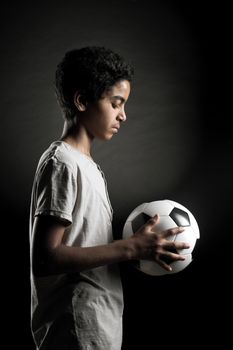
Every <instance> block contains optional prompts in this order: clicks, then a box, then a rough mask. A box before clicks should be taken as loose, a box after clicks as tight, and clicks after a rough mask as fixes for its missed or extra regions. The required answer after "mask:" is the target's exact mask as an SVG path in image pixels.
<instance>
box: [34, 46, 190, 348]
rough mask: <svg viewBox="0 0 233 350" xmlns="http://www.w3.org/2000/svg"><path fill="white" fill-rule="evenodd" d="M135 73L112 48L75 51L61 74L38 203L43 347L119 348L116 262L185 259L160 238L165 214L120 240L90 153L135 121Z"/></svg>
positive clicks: (37, 280) (37, 296)
mask: <svg viewBox="0 0 233 350" xmlns="http://www.w3.org/2000/svg"><path fill="white" fill-rule="evenodd" d="M132 75H133V69H132V67H131V66H130V65H129V64H128V63H126V61H125V60H124V59H123V58H122V57H121V56H119V55H118V54H116V53H114V52H113V51H111V50H109V49H105V48H104V47H85V48H81V49H77V50H72V51H69V52H67V53H66V55H65V57H64V58H63V60H62V62H61V63H60V64H59V65H58V67H57V71H56V93H57V98H58V102H59V104H60V106H61V109H62V111H63V115H64V120H65V121H64V130H63V133H62V136H61V138H60V140H57V141H55V142H53V143H52V144H51V145H50V146H49V148H48V149H47V150H46V151H45V152H44V153H43V155H42V157H41V159H40V161H39V164H38V167H37V170H36V174H35V179H34V183H33V189H32V199H31V216H30V246H31V290H32V309H31V310H32V333H33V337H34V341H35V344H36V346H37V349H40V350H55V349H56V350H69V349H70V350H78V349H80V350H84V349H85V350H86V349H90V350H94V349H95V350H120V349H121V343H122V311H123V295H122V286H121V280H120V275H119V271H118V267H117V263H118V262H120V261H126V260H131V259H134V260H135V259H142V258H143V259H150V260H155V261H157V262H158V263H159V264H160V265H161V266H163V267H164V268H165V269H170V267H169V265H167V264H166V263H165V261H163V258H165V257H169V258H170V259H171V260H182V259H183V258H182V257H181V256H180V255H179V254H175V253H172V252H171V251H169V250H171V249H174V248H175V249H181V248H185V247H186V245H185V244H184V243H174V242H170V241H168V240H167V239H166V237H168V236H169V235H172V234H176V233H178V232H181V231H182V229H180V228H176V229H172V230H168V231H166V232H165V231H164V232H158V231H156V223H157V222H158V220H159V218H158V216H155V217H154V218H152V219H151V220H149V221H148V222H147V223H146V224H145V225H144V226H143V227H142V228H141V229H140V230H139V231H138V232H137V233H136V234H135V235H134V236H133V237H132V238H130V239H127V240H118V241H114V240H113V237H112V208H111V204H110V200H109V197H108V193H107V187H106V181H105V178H104V174H103V172H102V171H101V169H100V167H99V165H97V164H96V163H95V162H94V160H93V159H92V156H91V147H92V143H93V140H94V139H95V138H98V139H101V140H110V139H111V138H112V137H113V135H116V134H117V133H118V132H119V129H120V127H121V126H122V123H123V122H124V121H125V120H126V114H125V104H126V101H127V100H128V97H129V94H130V87H131V80H132Z"/></svg>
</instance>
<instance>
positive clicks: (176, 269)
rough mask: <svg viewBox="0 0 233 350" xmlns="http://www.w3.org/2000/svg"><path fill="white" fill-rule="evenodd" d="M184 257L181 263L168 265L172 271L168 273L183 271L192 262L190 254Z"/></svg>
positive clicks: (176, 262)
mask: <svg viewBox="0 0 233 350" xmlns="http://www.w3.org/2000/svg"><path fill="white" fill-rule="evenodd" d="M183 256H184V257H185V260H183V261H181V260H179V261H175V262H173V263H171V264H170V266H171V268H172V271H171V272H169V273H177V272H180V271H182V270H184V269H185V268H186V267H187V266H188V265H189V264H190V263H191V261H192V254H186V255H183Z"/></svg>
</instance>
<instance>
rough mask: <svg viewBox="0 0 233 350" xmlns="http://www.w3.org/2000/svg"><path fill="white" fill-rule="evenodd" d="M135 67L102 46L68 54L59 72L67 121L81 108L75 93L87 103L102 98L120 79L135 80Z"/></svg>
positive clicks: (57, 83) (60, 100) (60, 98)
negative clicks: (77, 106) (75, 99)
mask: <svg viewBox="0 0 233 350" xmlns="http://www.w3.org/2000/svg"><path fill="white" fill-rule="evenodd" d="M133 73H134V71H133V67H132V65H131V64H130V63H128V62H126V61H125V60H124V59H123V57H121V56H120V55H119V54H117V53H115V52H113V51H112V50H110V49H107V48H105V47H102V46H87V47H83V48H80V49H74V50H71V51H68V52H67V53H66V54H65V56H64V58H63V60H62V61H61V63H59V64H58V66H57V70H56V78H55V79H56V80H55V91H56V96H57V100H58V103H59V105H60V107H61V109H62V110H63V112H64V117H65V118H66V119H72V118H73V117H74V116H75V115H76V113H77V109H76V107H75V104H74V94H75V93H76V91H78V92H79V93H80V95H81V96H82V98H83V99H84V100H85V101H86V102H95V101H97V100H99V99H100V97H101V95H102V94H103V92H104V91H106V90H108V89H109V88H111V87H112V86H113V85H114V84H115V83H116V82H118V81H120V80H128V81H130V82H131V81H132V77H133Z"/></svg>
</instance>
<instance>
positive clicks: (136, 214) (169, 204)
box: [122, 199, 200, 276]
mask: <svg viewBox="0 0 233 350" xmlns="http://www.w3.org/2000/svg"><path fill="white" fill-rule="evenodd" d="M155 214H159V216H160V220H159V223H158V224H157V226H156V227H158V229H159V230H161V231H163V230H167V229H170V228H174V227H177V226H179V227H184V228H185V230H184V231H183V232H181V233H179V234H177V235H175V236H173V235H172V236H169V237H167V239H168V240H170V241H176V242H185V243H188V244H189V246H190V248H188V249H181V250H179V254H182V255H183V256H184V257H185V260H183V261H181V260H179V261H174V262H171V263H170V266H171V267H172V271H167V270H165V269H164V268H162V267H161V266H160V265H159V264H157V263H156V262H154V261H149V260H140V261H138V262H137V263H136V267H137V268H138V269H139V270H140V271H142V272H144V273H145V274H148V275H152V276H159V275H165V274H170V273H177V272H180V271H182V270H183V269H184V268H185V267H186V266H188V265H189V264H190V263H191V261H192V251H193V249H194V247H195V244H196V240H197V239H198V238H200V233H199V227H198V224H197V221H196V219H195V218H194V216H193V214H192V213H191V212H190V211H189V210H188V209H187V208H185V207H184V206H183V205H181V204H179V203H177V202H174V201H172V200H168V199H163V200H158V201H154V202H150V203H143V204H141V205H139V206H138V207H136V208H135V209H134V210H133V211H132V213H131V214H130V215H129V217H128V218H127V220H126V222H125V225H124V228H123V234H122V236H123V239H127V238H129V237H130V236H132V235H133V234H134V233H135V232H136V231H137V230H138V229H139V228H140V227H141V226H142V225H144V224H145V223H146V222H147V221H148V220H149V219H150V218H151V217H153V216H155ZM167 263H169V262H168V261H167Z"/></svg>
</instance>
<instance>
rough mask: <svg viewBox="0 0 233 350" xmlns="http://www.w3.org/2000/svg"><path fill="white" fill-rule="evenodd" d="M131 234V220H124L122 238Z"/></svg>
mask: <svg viewBox="0 0 233 350" xmlns="http://www.w3.org/2000/svg"><path fill="white" fill-rule="evenodd" d="M132 235H133V231H132V224H131V221H126V223H125V226H124V229H123V234H122V238H123V239H127V238H129V237H131V236H132Z"/></svg>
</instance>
